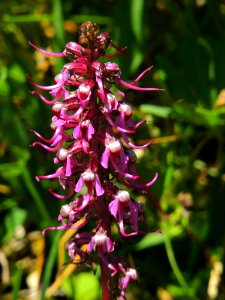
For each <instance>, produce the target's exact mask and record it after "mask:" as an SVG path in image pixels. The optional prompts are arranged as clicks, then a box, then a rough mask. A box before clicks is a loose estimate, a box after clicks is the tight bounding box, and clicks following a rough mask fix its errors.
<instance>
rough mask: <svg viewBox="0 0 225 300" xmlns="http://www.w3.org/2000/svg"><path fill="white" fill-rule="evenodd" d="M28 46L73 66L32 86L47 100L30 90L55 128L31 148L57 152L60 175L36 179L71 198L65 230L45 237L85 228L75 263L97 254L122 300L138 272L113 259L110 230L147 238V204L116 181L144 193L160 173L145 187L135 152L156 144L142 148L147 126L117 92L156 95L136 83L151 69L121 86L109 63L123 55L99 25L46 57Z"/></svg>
mask: <svg viewBox="0 0 225 300" xmlns="http://www.w3.org/2000/svg"><path fill="white" fill-rule="evenodd" d="M30 45H31V46H32V47H34V48H35V49H36V50H38V51H40V52H42V53H43V54H46V55H49V56H55V57H60V56H61V57H65V58H67V60H68V63H66V64H65V65H64V66H63V68H62V70H61V72H60V74H58V75H57V76H56V77H55V82H54V84H53V85H51V86H41V85H38V84H36V83H33V85H34V86H35V87H36V88H37V89H39V90H47V91H49V93H50V95H51V96H52V99H51V100H48V99H46V98H45V97H44V96H43V95H42V94H41V93H40V92H38V91H37V90H36V91H32V94H36V95H37V96H38V97H40V99H41V100H43V101H44V102H45V103H46V104H47V105H51V107H52V113H53V117H52V122H51V125H50V126H51V129H52V131H53V135H52V137H51V138H50V139H46V138H44V137H43V136H41V135H40V134H39V133H37V132H34V133H35V134H36V136H37V137H38V138H39V139H40V141H38V142H34V143H33V144H32V146H35V145H39V146H41V147H43V148H44V149H46V150H47V151H50V152H54V153H55V157H54V163H55V165H57V166H58V167H57V170H56V171H55V173H53V174H50V175H41V176H36V179H37V180H38V181H39V180H41V179H58V181H59V183H60V186H61V187H62V189H63V190H64V192H63V195H62V194H58V193H56V192H55V191H52V190H50V192H51V193H52V194H53V195H54V196H55V197H56V198H58V199H70V200H69V201H70V202H69V203H66V204H64V205H63V206H62V207H61V209H60V213H59V217H58V221H59V222H61V225H60V226H58V227H50V228H46V229H44V231H43V232H44V233H45V232H46V231H48V230H66V229H74V230H79V231H78V233H76V234H75V235H74V236H73V237H72V239H70V241H69V242H68V245H67V249H68V254H69V257H70V259H71V262H73V261H74V257H75V255H76V257H77V255H78V256H79V257H80V262H82V261H84V260H86V259H87V257H88V259H94V258H93V257H94V256H93V255H92V253H93V252H97V253H98V259H99V261H100V262H101V263H103V264H105V265H106V266H107V267H108V268H109V270H110V272H111V276H112V277H113V276H115V275H118V276H119V282H118V284H119V289H120V299H121V300H122V299H124V298H125V290H126V288H127V286H128V284H129V283H130V282H132V281H136V280H137V278H138V275H137V272H136V270H135V269H134V268H131V267H130V265H129V264H128V263H127V262H125V261H124V260H122V259H120V258H119V257H117V256H116V255H115V254H114V248H115V241H114V240H113V239H112V237H111V226H112V224H114V223H115V222H116V223H117V224H118V228H119V231H120V233H121V235H122V236H123V237H124V238H127V237H130V236H133V235H137V234H139V233H141V234H142V233H144V232H142V231H141V230H140V229H139V227H138V221H139V220H140V219H141V218H142V216H143V205H142V203H139V202H137V201H135V200H134V199H132V197H131V195H130V194H129V192H128V191H127V190H126V189H121V188H119V187H118V186H117V184H116V181H120V182H121V183H122V184H123V185H124V186H127V187H130V188H135V189H140V190H145V189H147V188H148V187H150V186H151V185H152V184H153V183H154V182H155V180H156V179H157V174H156V175H155V176H154V178H153V179H152V180H151V181H150V182H149V183H146V184H142V183H140V177H139V175H138V174H137V171H136V168H135V163H136V156H135V153H134V152H133V151H132V149H139V148H145V147H147V146H148V145H149V144H150V143H147V144H145V145H143V146H136V145H134V144H133V143H132V142H131V140H130V138H131V135H132V134H134V133H135V132H136V130H137V128H138V127H139V126H140V125H142V124H143V123H145V121H141V122H139V123H137V124H134V122H133V120H132V108H131V106H129V105H128V104H127V103H126V95H125V93H124V92H123V91H122V90H120V89H119V87H120V86H122V87H126V88H130V89H133V90H139V91H152V90H157V89H156V88H140V87H138V86H137V85H136V83H137V82H138V81H139V80H140V79H141V77H142V76H143V75H144V74H146V73H147V72H149V71H150V70H151V68H148V69H146V70H145V71H144V72H142V74H140V75H139V76H138V77H137V78H136V79H135V80H134V81H133V82H131V83H127V82H125V81H123V80H122V79H121V70H120V68H119V66H118V65H117V64H115V63H113V62H103V61H104V59H109V58H111V57H113V56H115V55H117V54H119V53H121V52H123V51H124V49H118V48H116V47H115V46H114V45H113V44H112V42H111V39H110V35H109V33H107V32H104V33H99V29H98V26H97V25H96V24H94V23H92V22H85V23H83V24H82V25H81V26H80V37H79V39H78V43H76V42H69V43H67V44H66V47H65V50H64V51H63V52H61V53H52V52H48V51H45V50H43V49H40V48H38V47H37V46H35V45H33V44H32V43H30ZM110 46H112V47H114V48H116V52H115V53H114V54H111V55H110V54H106V51H107V49H108V48H109V47H110ZM100 58H101V60H100ZM115 179H116V180H115ZM120 186H121V185H120ZM91 218H92V219H94V220H95V222H94V224H95V227H94V228H92V229H91V230H85V225H86V224H87V223H88V221H89V220H90V219H91ZM80 229H81V230H80ZM84 245H86V246H85V247H84Z"/></svg>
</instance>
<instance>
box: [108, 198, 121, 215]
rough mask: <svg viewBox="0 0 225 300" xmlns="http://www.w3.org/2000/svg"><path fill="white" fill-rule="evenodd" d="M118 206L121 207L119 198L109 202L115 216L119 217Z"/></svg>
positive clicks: (111, 211)
mask: <svg viewBox="0 0 225 300" xmlns="http://www.w3.org/2000/svg"><path fill="white" fill-rule="evenodd" d="M118 207H119V200H118V199H115V200H113V201H112V202H110V203H109V211H110V213H111V215H113V217H114V218H117V214H118Z"/></svg>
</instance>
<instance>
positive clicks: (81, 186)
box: [75, 175, 84, 193]
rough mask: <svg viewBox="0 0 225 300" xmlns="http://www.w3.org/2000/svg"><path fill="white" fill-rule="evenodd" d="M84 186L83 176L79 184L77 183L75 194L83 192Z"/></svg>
mask: <svg viewBox="0 0 225 300" xmlns="http://www.w3.org/2000/svg"><path fill="white" fill-rule="evenodd" d="M83 185H84V179H83V177H82V175H81V176H80V178H79V180H78V182H77V184H76V187H75V192H77V193H79V192H80V191H81V190H82V188H83Z"/></svg>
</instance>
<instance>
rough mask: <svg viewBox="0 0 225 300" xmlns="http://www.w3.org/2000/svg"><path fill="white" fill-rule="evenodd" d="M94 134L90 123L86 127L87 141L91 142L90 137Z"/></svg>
mask: <svg viewBox="0 0 225 300" xmlns="http://www.w3.org/2000/svg"><path fill="white" fill-rule="evenodd" d="M94 133H95V129H94V127H93V125H92V124H91V123H90V124H89V126H88V141H90V140H91V138H92V135H93V134H94Z"/></svg>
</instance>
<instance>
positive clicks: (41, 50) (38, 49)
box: [29, 42, 66, 57]
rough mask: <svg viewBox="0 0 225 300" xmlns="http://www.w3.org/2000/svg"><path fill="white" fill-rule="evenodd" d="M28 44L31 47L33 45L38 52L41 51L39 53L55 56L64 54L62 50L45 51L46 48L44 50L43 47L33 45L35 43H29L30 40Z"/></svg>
mask: <svg viewBox="0 0 225 300" xmlns="http://www.w3.org/2000/svg"><path fill="white" fill-rule="evenodd" d="M29 45H30V46H31V47H33V48H34V49H36V50H37V51H39V52H41V53H43V54H45V55H48V56H55V57H62V56H66V55H65V53H64V52H58V53H56V52H49V51H46V50H44V49H41V48H39V47H37V46H35V45H34V44H33V43H31V42H29Z"/></svg>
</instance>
